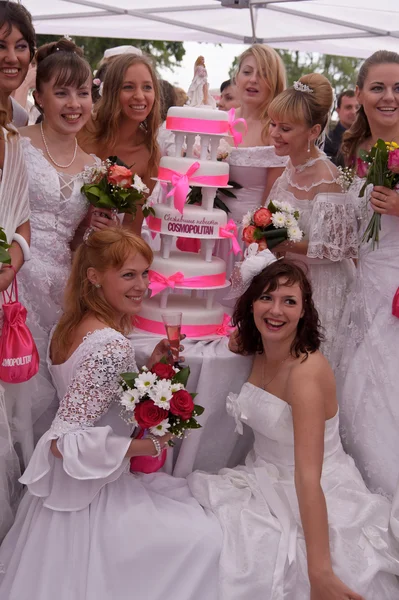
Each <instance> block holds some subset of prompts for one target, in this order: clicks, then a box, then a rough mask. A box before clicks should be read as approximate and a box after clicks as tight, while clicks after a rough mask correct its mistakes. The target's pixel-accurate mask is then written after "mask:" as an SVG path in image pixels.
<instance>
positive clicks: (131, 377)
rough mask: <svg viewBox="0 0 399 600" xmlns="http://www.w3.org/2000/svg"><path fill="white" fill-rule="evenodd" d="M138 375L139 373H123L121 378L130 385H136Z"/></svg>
mask: <svg viewBox="0 0 399 600" xmlns="http://www.w3.org/2000/svg"><path fill="white" fill-rule="evenodd" d="M138 376H139V374H138V373H121V378H122V379H123V381H124V382H125V383H127V385H128V386H129V387H134V382H135V380H136V379H137V377H138Z"/></svg>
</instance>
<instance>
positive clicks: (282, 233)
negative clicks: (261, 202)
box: [242, 200, 303, 251]
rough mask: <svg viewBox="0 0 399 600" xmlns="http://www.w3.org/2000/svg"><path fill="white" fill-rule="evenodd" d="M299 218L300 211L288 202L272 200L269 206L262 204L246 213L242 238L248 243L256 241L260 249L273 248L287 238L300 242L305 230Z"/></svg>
mask: <svg viewBox="0 0 399 600" xmlns="http://www.w3.org/2000/svg"><path fill="white" fill-rule="evenodd" d="M298 219H299V212H298V211H296V210H294V209H293V208H292V207H291V206H290V205H289V204H288V203H287V202H278V201H277V200H276V201H270V202H269V204H268V206H267V208H266V207H264V206H262V207H261V208H258V209H257V210H251V211H249V212H248V213H247V214H246V215H244V218H243V220H242V225H243V231H242V239H243V240H244V242H246V243H247V244H253V243H254V242H256V243H257V244H258V246H259V251H261V250H266V248H269V250H271V249H272V248H274V247H275V246H277V245H278V244H281V243H282V242H284V241H286V240H289V241H291V242H299V241H300V240H301V239H302V237H303V232H302V231H301V230H300V229H299V225H298Z"/></svg>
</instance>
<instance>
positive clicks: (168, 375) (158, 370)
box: [151, 363, 176, 379]
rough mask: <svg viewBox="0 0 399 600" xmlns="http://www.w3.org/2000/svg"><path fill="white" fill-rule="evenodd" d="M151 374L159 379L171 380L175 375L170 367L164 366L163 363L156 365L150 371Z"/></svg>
mask: <svg viewBox="0 0 399 600" xmlns="http://www.w3.org/2000/svg"><path fill="white" fill-rule="evenodd" d="M151 371H152V373H155V375H156V376H157V377H159V379H172V378H173V377H174V376H175V375H176V373H175V371H174V369H173V367H172V366H171V365H165V364H164V363H156V364H155V365H154V366H153V367H152V369H151Z"/></svg>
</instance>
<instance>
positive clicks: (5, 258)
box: [0, 227, 11, 265]
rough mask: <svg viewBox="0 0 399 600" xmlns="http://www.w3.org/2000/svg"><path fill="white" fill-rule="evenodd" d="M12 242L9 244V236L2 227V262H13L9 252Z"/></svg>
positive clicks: (0, 258)
mask: <svg viewBox="0 0 399 600" xmlns="http://www.w3.org/2000/svg"><path fill="white" fill-rule="evenodd" d="M9 247H10V244H7V236H6V234H5V231H4V229H3V228H2V227H0V263H2V264H5V265H10V264H11V256H10V255H9V253H8V248H9Z"/></svg>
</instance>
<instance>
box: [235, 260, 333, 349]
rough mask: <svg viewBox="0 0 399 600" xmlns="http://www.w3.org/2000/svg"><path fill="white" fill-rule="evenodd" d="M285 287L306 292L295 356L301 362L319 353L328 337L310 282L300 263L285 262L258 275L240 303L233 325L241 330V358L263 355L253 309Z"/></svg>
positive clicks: (293, 347)
mask: <svg viewBox="0 0 399 600" xmlns="http://www.w3.org/2000/svg"><path fill="white" fill-rule="evenodd" d="M281 283H283V284H284V285H288V286H291V285H294V284H296V283H298V284H299V287H300V288H301V291H302V301H303V310H304V315H303V317H301V319H300V320H299V323H298V328H297V334H296V337H295V339H294V341H293V342H292V346H291V354H292V355H293V356H295V357H297V358H299V356H301V354H304V355H305V356H304V359H305V360H306V358H307V357H308V355H309V354H311V353H312V352H316V350H318V349H319V347H320V344H321V342H322V341H323V340H324V336H323V334H322V333H321V331H320V329H321V325H320V320H319V315H318V312H317V310H316V308H315V305H314V303H313V298H312V286H311V284H310V281H309V279H308V278H307V276H306V274H305V272H304V271H303V269H302V268H301V267H300V266H299V265H298V264H297V263H295V262H293V261H290V260H287V259H282V260H277V261H275V262H273V263H272V264H270V265H268V266H267V267H266V268H265V269H263V271H261V272H260V273H259V274H258V275H256V276H255V277H254V278H253V280H252V283H251V285H250V286H249V288H248V289H247V290H246V291H245V292H244V294H243V295H242V296H241V297H240V298H239V299H238V300H237V303H236V305H235V308H234V313H233V317H232V324H233V325H234V326H235V327H237V330H238V338H237V343H238V352H239V353H240V354H255V353H257V352H258V353H260V354H262V353H263V351H264V350H263V344H262V337H261V334H260V333H259V331H258V329H257V327H256V325H255V321H254V317H253V312H252V306H253V303H254V302H255V301H256V300H258V299H259V298H260V296H261V295H262V293H263V292H264V291H267V292H274V291H275V290H276V289H277V288H278V287H279V285H280V284H281Z"/></svg>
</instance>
